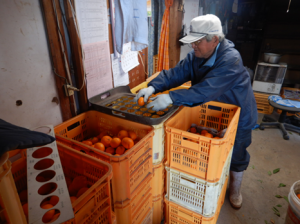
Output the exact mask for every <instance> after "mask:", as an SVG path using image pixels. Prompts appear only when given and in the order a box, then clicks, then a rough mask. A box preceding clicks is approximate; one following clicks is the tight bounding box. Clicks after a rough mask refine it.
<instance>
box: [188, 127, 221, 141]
mask: <svg viewBox="0 0 300 224" xmlns="http://www.w3.org/2000/svg"><path fill="white" fill-rule="evenodd" d="M189 132H191V133H194V134H196V135H202V136H205V137H208V138H214V139H220V137H218V136H214V135H213V134H211V133H209V132H208V131H207V130H204V129H203V130H201V132H200V133H199V132H198V131H197V128H196V127H191V128H190V130H189Z"/></svg>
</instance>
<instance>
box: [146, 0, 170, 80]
mask: <svg viewBox="0 0 300 224" xmlns="http://www.w3.org/2000/svg"><path fill="white" fill-rule="evenodd" d="M165 8H166V6H165V3H164V2H163V1H161V0H151V17H149V18H148V43H149V46H148V74H149V77H150V76H151V75H152V74H153V73H154V71H153V56H154V55H157V54H158V48H159V40H160V31H161V23H162V18H163V15H164V11H165Z"/></svg>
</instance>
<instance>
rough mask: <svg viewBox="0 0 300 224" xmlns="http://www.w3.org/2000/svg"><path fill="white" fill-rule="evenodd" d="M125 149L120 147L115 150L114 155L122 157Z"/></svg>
mask: <svg viewBox="0 0 300 224" xmlns="http://www.w3.org/2000/svg"><path fill="white" fill-rule="evenodd" d="M125 150H126V149H125V148H124V146H122V145H120V146H119V147H118V148H117V149H116V155H123V154H124V153H125Z"/></svg>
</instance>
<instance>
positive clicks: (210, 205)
mask: <svg viewBox="0 0 300 224" xmlns="http://www.w3.org/2000/svg"><path fill="white" fill-rule="evenodd" d="M232 150H233V148H232V149H231V150H230V153H229V155H228V157H227V160H226V162H225V164H224V167H223V171H222V176H221V178H220V180H219V181H218V182H216V183H210V182H207V181H204V180H202V179H200V178H196V177H194V176H192V175H189V174H186V173H183V172H180V171H178V170H175V169H172V168H169V167H167V166H165V169H166V176H167V194H166V197H167V199H168V200H170V201H173V202H175V203H177V204H179V205H181V206H183V207H185V208H187V209H190V210H192V211H195V212H197V213H199V214H201V215H203V216H205V217H212V216H214V215H215V212H216V209H217V205H218V199H219V196H220V194H221V191H222V187H223V185H224V183H225V181H226V178H227V176H228V175H229V168H230V163H231V156H232Z"/></svg>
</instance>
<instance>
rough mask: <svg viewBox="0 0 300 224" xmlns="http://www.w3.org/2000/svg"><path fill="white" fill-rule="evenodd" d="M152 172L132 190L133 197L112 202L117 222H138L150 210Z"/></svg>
mask: <svg viewBox="0 0 300 224" xmlns="http://www.w3.org/2000/svg"><path fill="white" fill-rule="evenodd" d="M152 184H153V178H152V174H149V175H148V176H147V177H146V178H145V180H143V182H142V183H141V184H140V185H139V186H138V188H137V189H136V190H135V191H134V192H133V194H132V196H133V199H131V200H126V201H123V202H116V203H114V211H115V214H116V216H117V223H122V224H140V223H142V222H143V220H145V219H146V217H147V215H148V214H149V212H150V211H151V210H152Z"/></svg>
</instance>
